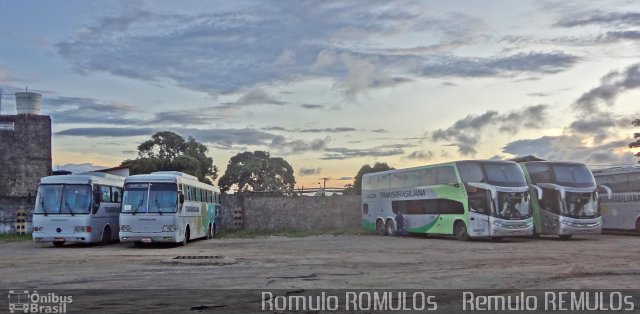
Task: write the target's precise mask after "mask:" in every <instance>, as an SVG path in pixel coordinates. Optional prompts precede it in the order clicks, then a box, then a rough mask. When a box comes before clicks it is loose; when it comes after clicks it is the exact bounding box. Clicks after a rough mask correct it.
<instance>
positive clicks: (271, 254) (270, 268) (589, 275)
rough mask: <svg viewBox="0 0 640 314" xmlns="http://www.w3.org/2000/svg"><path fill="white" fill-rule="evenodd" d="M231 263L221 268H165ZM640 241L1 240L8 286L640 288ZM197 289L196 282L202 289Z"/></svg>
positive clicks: (1, 282)
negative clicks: (175, 243)
mask: <svg viewBox="0 0 640 314" xmlns="http://www.w3.org/2000/svg"><path fill="white" fill-rule="evenodd" d="M181 255H187V256H191V255H198V256H202V255H216V256H224V257H225V259H223V260H222V261H223V262H224V263H222V264H224V265H220V264H218V265H211V264H207V263H208V262H207V261H204V265H192V264H179V263H178V264H176V263H167V261H171V259H172V258H174V257H176V256H181ZM639 256H640V236H633V235H602V236H593V237H578V238H576V239H573V240H571V241H558V240H557V239H554V238H547V239H544V238H543V239H539V240H524V239H516V240H504V241H502V242H493V241H471V242H459V241H456V240H452V239H448V238H433V237H428V238H418V237H415V238H414V237H411V238H393V237H380V236H374V235H367V236H356V235H344V236H313V237H305V238H286V237H263V238H256V239H213V240H206V241H205V240H201V241H195V242H192V243H190V244H189V246H187V247H172V246H154V247H146V248H134V247H133V246H132V245H130V244H114V245H110V246H106V247H101V246H82V245H69V246H65V247H63V248H54V247H53V246H52V245H50V244H34V243H31V242H5V243H0V286H1V287H3V288H4V289H22V288H24V289H86V288H111V289H123V288H165V287H171V288H176V287H183V288H185V289H186V288H196V287H199V286H201V284H200V283H205V284H204V286H206V287H209V288H254V289H291V288H385V289H388V288H422V289H424V288H467V289H469V288H481V289H482V288H500V289H528V288H543V289H550V288H598V289H604V288H616V289H620V288H636V289H638V288H640V258H639ZM194 283H198V284H197V285H195V284H194Z"/></svg>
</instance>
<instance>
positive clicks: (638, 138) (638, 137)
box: [629, 119, 640, 163]
mask: <svg viewBox="0 0 640 314" xmlns="http://www.w3.org/2000/svg"><path fill="white" fill-rule="evenodd" d="M631 124H633V126H638V127H640V119H635V120H633V121H632V122H631ZM633 138H635V139H636V140H635V141H634V142H631V143H629V148H640V132H636V133H633ZM635 155H636V157H640V152H637V153H636V154H635ZM638 163H640V161H638Z"/></svg>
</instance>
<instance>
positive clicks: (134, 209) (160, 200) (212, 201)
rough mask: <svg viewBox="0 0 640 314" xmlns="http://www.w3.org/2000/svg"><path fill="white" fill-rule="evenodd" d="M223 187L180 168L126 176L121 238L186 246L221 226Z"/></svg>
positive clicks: (137, 242) (123, 240)
mask: <svg viewBox="0 0 640 314" xmlns="http://www.w3.org/2000/svg"><path fill="white" fill-rule="evenodd" d="M219 207H220V189H218V188H217V187H215V186H213V185H209V184H205V183H202V182H200V181H198V178H196V177H194V176H192V175H188V174H185V173H182V172H177V171H158V172H153V173H151V174H142V175H133V176H129V177H127V179H126V181H125V184H124V196H123V199H122V211H121V212H120V241H121V242H134V244H135V245H136V246H140V245H142V244H143V243H152V242H168V243H180V244H181V245H187V242H189V241H190V240H192V239H196V238H207V239H209V238H212V237H214V236H215V235H216V234H217V233H218V230H219V228H220V218H219V216H218V213H219V210H220V209H219Z"/></svg>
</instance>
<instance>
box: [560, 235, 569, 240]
mask: <svg viewBox="0 0 640 314" xmlns="http://www.w3.org/2000/svg"><path fill="white" fill-rule="evenodd" d="M569 239H571V235H570V234H561V235H560V240H562V241H566V240H569Z"/></svg>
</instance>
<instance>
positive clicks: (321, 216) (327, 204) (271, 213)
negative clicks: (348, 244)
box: [244, 196, 362, 230]
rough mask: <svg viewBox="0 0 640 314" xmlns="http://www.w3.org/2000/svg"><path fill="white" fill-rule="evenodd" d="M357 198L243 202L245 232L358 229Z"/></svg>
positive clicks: (260, 198)
mask: <svg viewBox="0 0 640 314" xmlns="http://www.w3.org/2000/svg"><path fill="white" fill-rule="evenodd" d="M360 207H361V206H360V197H359V196H324V197H305V196H302V197H257V196H250V197H245V199H244V228H245V229H248V230H279V229H290V230H314V229H333V228H344V229H354V228H360V225H361V222H362V214H361V210H360Z"/></svg>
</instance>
